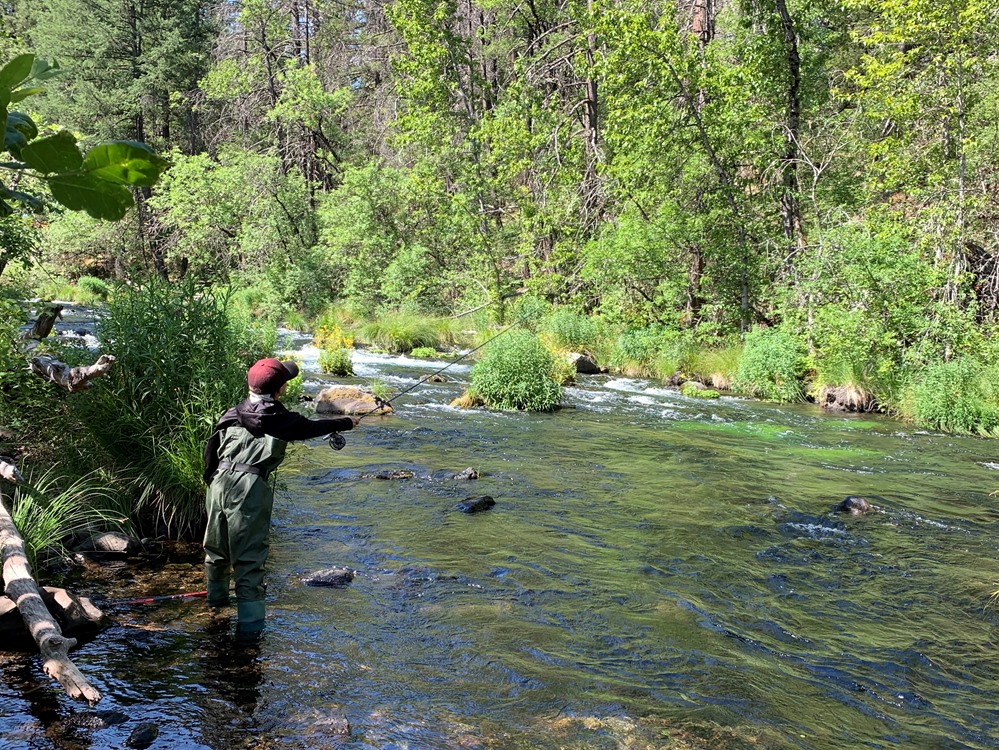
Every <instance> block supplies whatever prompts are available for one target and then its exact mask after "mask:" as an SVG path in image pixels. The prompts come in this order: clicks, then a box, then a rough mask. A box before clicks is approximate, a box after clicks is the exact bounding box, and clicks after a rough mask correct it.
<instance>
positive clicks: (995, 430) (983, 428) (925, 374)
mask: <svg viewBox="0 0 999 750" xmlns="http://www.w3.org/2000/svg"><path fill="white" fill-rule="evenodd" d="M997 377H999V366H996V365H986V364H985V363H983V362H981V361H980V360H978V359H975V358H972V357H964V358H962V359H957V360H953V361H951V362H940V363H937V364H933V365H929V366H928V367H926V368H924V369H923V370H921V371H920V372H918V373H917V374H916V375H915V377H914V378H913V381H912V383H911V384H910V386H909V387H908V388H907V389H906V390H905V393H904V396H903V399H902V413H903V416H905V417H907V418H909V419H911V420H912V421H914V422H915V423H916V424H917V425H919V426H921V427H928V428H930V429H934V430H942V431H944V432H956V433H964V434H975V435H989V436H995V435H997V434H999V382H997V380H996V378H997Z"/></svg>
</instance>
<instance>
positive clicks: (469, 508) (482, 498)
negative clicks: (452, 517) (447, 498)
mask: <svg viewBox="0 0 999 750" xmlns="http://www.w3.org/2000/svg"><path fill="white" fill-rule="evenodd" d="M494 505H496V501H495V500H493V499H492V498H491V497H489V495H474V496H472V497H466V498H465V499H464V500H462V501H461V502H460V503H458V505H457V506H456V507H457V508H458V510H460V511H461V512H462V513H481V512H482V511H484V510H489V509H490V508H492V507H493V506H494Z"/></svg>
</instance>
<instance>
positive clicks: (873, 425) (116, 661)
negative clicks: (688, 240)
mask: <svg viewBox="0 0 999 750" xmlns="http://www.w3.org/2000/svg"><path fill="white" fill-rule="evenodd" d="M362 364H363V366H364V368H365V372H367V373H370V374H372V375H377V376H378V377H379V378H380V379H382V380H384V381H385V382H388V383H392V384H393V386H394V387H397V388H398V389H400V390H402V389H404V388H406V387H407V386H408V385H411V384H413V383H415V382H416V380H417V379H418V378H419V377H420V376H421V375H425V374H427V373H429V372H432V371H433V370H435V369H437V368H438V367H440V364H438V363H435V362H425V361H418V360H409V361H402V360H399V359H392V358H389V357H382V356H378V355H371V354H368V355H365V357H364V361H363V363H362ZM306 366H308V364H307V363H306ZM456 369H458V371H457V372H454V371H448V374H449V375H450V376H451V378H452V382H450V383H443V384H426V385H425V386H422V387H420V388H419V389H417V390H415V391H414V392H413V393H411V394H407V395H406V396H405V397H404V399H401V400H400V401H401V402H400V403H397V404H396V405H397V406H398V408H399V411H398V413H397V414H396V415H394V416H392V417H389V418H384V419H382V418H369V419H366V420H364V422H363V423H362V426H361V428H360V429H358V430H356V431H354V432H352V433H350V434H348V435H347V439H348V447H347V449H346V450H344V451H342V452H339V453H333V452H332V451H330V450H329V449H328V448H326V447H325V443H323V442H321V441H315V442H314V443H313V444H310V445H306V446H300V447H297V448H296V449H295V450H294V451H292V453H291V454H290V457H289V459H288V461H287V462H286V464H285V467H284V469H283V470H282V478H283V488H282V490H281V492H280V493H279V497H278V501H277V504H276V508H275V523H274V540H273V546H272V559H271V566H270V573H269V607H270V609H269V627H268V629H267V631H266V633H265V635H264V637H263V639H262V640H261V641H260V642H259V643H258V644H256V645H254V646H253V647H250V648H242V647H239V646H238V645H237V644H235V643H234V641H233V633H232V623H231V622H230V620H231V617H232V613H228V614H224V615H222V616H218V615H214V616H213V615H211V614H209V613H208V612H207V611H206V610H205V608H204V607H203V604H202V603H201V602H197V601H194V602H190V601H187V602H185V601H181V602H169V603H163V604H159V605H153V606H149V607H145V608H127V609H119V610H115V611H114V613H115V616H116V619H117V621H118V625H117V626H116V627H114V628H112V629H111V630H109V631H106V632H105V633H103V634H102V635H101V636H100V637H99V638H97V639H96V640H95V641H93V642H92V643H89V644H87V645H86V646H84V647H83V648H81V649H80V650H79V651H77V652H76V657H75V658H76V661H77V663H78V664H79V665H80V666H81V668H83V669H84V671H85V672H86V673H87V674H88V676H91V677H92V678H95V682H97V684H98V685H99V687H100V689H101V690H102V691H103V692H104V694H105V695H106V696H107V697H106V699H105V701H104V702H102V704H101V706H100V707H101V708H102V709H105V708H107V709H115V708H117V709H121V710H124V711H125V712H126V713H127V714H128V715H129V722H127V723H125V724H123V725H115V726H109V727H106V728H102V729H92V730H87V731H80V730H74V731H72V732H70V731H66V730H61V729H60V728H59V727H60V722H64V721H65V719H66V717H67V716H68V715H70V714H71V713H72V712H74V711H75V712H79V711H81V710H83V709H82V708H81V707H79V706H73V705H70V704H69V703H68V702H67V701H66V700H65V699H64V698H62V697H61V696H59V695H58V694H57V693H56V692H55V690H54V689H53V688H52V686H51V684H50V683H49V682H48V681H47V678H45V677H44V676H43V675H41V673H40V670H39V666H38V664H37V660H30V659H24V658H20V659H14V660H9V661H7V662H5V663H2V664H0V671H2V674H3V683H2V685H0V709H2V710H0V745H4V743H7V744H9V745H10V746H11V747H18V746H24V747H40V748H45V747H59V748H69V747H120V746H121V745H122V743H123V742H124V739H125V738H126V737H127V735H128V732H129V731H130V729H131V727H132V726H134V724H135V723H136V722H138V721H153V722H155V723H157V724H158V725H159V726H160V730H161V731H160V737H159V739H157V741H156V744H155V745H154V747H178V748H179V747H184V748H188V747H191V748H201V747H208V748H230V747H267V748H318V747H337V748H340V747H343V748H458V747H473V748H474V747H504V748H507V747H523V748H562V747H571V748H594V747H596V748H605V747H606V748H617V747H631V746H635V747H669V746H670V745H669V744H668V743H669V742H670V741H677V742H679V741H680V740H683V741H689V742H691V743H693V744H692V746H694V747H697V746H701V747H712V748H736V747H761V746H762V747H777V748H816V749H819V748H841V747H850V748H861V747H869V748H881V747H889V746H890V747H899V748H912V749H913V750H916V749H917V748H920V749H921V748H929V747H932V748H987V747H997V746H999V743H997V741H996V739H995V732H994V729H993V727H994V726H995V724H996V720H997V719H999V715H997V713H999V710H997V709H996V708H995V700H994V696H995V695H996V694H997V689H999V682H997V679H996V676H995V670H994V669H993V668H992V663H993V659H992V658H991V657H992V655H993V654H994V653H995V646H996V644H995V640H996V638H995V633H996V627H995V626H996V616H995V614H994V613H993V612H992V611H991V610H988V609H987V608H985V606H984V605H985V603H986V600H987V598H988V594H989V592H990V591H991V590H992V589H993V588H995V587H996V585H997V583H996V582H997V581H999V565H997V564H996V562H995V560H996V557H997V555H996V536H995V534H994V532H995V527H996V522H997V520H999V515H997V513H996V511H995V504H994V501H993V500H992V499H990V498H989V497H988V492H989V491H991V490H992V489H995V488H999V471H997V470H996V468H995V467H996V466H997V465H999V463H997V461H996V456H995V446H996V445H997V444H996V443H995V442H989V441H982V440H976V439H971V438H954V437H946V436H939V435H931V434H925V433H921V432H918V431H915V430H911V429H908V428H907V427H905V426H903V425H899V424H897V423H893V422H890V421H887V420H880V419H876V418H865V419H862V420H861V419H857V418H849V417H842V416H827V415H822V414H820V413H819V412H818V411H817V410H816V409H814V408H813V407H809V406H800V407H777V406H773V405H767V404H759V403H754V402H749V401H743V400H740V399H723V400H721V401H718V402H713V403H707V402H703V401H697V400H693V399H686V398H683V397H682V396H680V395H678V394H676V393H675V392H673V391H670V390H667V389H663V388H662V387H660V386H658V385H656V384H653V383H648V382H645V381H641V380H629V379H623V378H609V377H595V378H591V379H587V380H585V381H583V382H581V383H580V384H579V385H578V386H576V387H574V388H572V389H570V391H569V395H568V398H569V400H570V402H571V404H570V405H571V407H572V408H568V409H565V410H562V411H561V412H559V413H557V414H553V415H529V414H497V413H490V412H485V411H471V412H463V411H459V410H455V409H451V408H450V407H448V406H446V405H447V404H448V403H449V402H450V400H451V399H452V398H454V397H455V396H457V395H458V394H459V393H460V392H461V390H462V389H463V383H462V382H461V381H462V380H464V379H467V376H468V375H467V369H465V370H460V369H459V368H456ZM318 377H319V376H314V378H316V379H318ZM316 385H318V383H316ZM468 466H473V467H475V468H476V469H478V471H479V473H480V479H478V480H477V481H462V480H456V479H452V478H451V477H452V475H453V474H454V473H456V472H459V471H461V470H462V469H464V468H465V467H468ZM393 471H404V472H411V473H412V476H410V477H409V478H404V479H394V480H380V479H377V478H373V477H375V476H377V475H378V474H380V473H381V474H386V473H389V472H393ZM481 494H487V495H491V496H492V497H494V498H495V499H496V501H497V505H496V507H495V508H493V509H492V510H490V511H488V512H485V513H480V514H476V515H466V514H462V513H459V512H457V511H456V510H455V505H456V504H457V503H458V502H459V501H461V500H462V499H464V498H465V497H467V496H469V495H481ZM850 494H854V495H862V496H865V497H867V498H868V499H870V500H871V502H872V503H873V505H874V506H875V507H874V510H873V512H871V513H869V514H868V515H865V516H861V517H850V516H843V515H840V514H837V513H835V512H833V508H834V507H835V505H836V504H837V503H838V502H839V501H840V500H841V499H842V498H843V497H844V496H845V495H850ZM334 566H339V567H349V568H351V569H353V570H356V571H357V576H356V578H355V579H354V581H353V583H352V584H351V585H350V586H349V587H347V588H344V589H321V588H310V587H306V586H304V585H303V584H302V583H301V580H300V579H301V577H302V576H303V575H304V574H305V573H307V572H309V571H313V570H316V569H320V568H328V567H334ZM170 575H171V576H172V580H173V583H172V586H174V588H173V589H164V588H162V587H160V588H157V589H156V590H155V591H152V592H150V593H165V591H166V590H191V589H192V588H197V587H199V584H200V578H199V576H200V571H199V567H198V565H197V563H196V561H195V560H190V559H187V560H181V561H180V562H178V563H176V565H175V567H174V568H173V569H171V571H170ZM144 581H145V582H146V584H145V585H147V586H148V585H149V584H148V579H147V578H146V577H144V574H139V573H136V574H135V581H134V583H133V584H132V588H131V589H130V593H132V594H134V595H139V594H142V593H147V592H148V591H149V589H148V588H147V589H145V590H143V589H142V586H143V585H144V583H143V582H144ZM102 585H103V584H102ZM157 585H158V586H159V585H160V584H157ZM122 598H124V597H122ZM63 726H64V725H63ZM29 737H30V738H31V739H30V741H29V740H28V739H26V738H29ZM669 738H671V739H669ZM19 743H21V744H19ZM4 746H6V745H4Z"/></svg>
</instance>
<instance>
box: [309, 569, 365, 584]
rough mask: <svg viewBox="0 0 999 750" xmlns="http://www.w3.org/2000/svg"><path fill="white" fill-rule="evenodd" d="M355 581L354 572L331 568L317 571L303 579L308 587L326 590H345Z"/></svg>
mask: <svg viewBox="0 0 999 750" xmlns="http://www.w3.org/2000/svg"><path fill="white" fill-rule="evenodd" d="M353 580H354V571H353V570H349V569H348V568H329V569H327V570H317V571H316V572H315V573H310V574H309V575H307V576H305V577H304V578H302V583H304V584H305V585H306V586H323V587H326V588H343V587H344V586H347V585H349V584H350V582H351V581H353Z"/></svg>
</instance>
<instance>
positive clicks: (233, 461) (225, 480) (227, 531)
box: [205, 426, 288, 633]
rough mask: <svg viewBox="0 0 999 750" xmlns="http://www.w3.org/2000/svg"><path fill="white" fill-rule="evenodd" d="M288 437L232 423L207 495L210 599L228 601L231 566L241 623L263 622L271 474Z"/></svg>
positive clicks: (244, 627)
mask: <svg viewBox="0 0 999 750" xmlns="http://www.w3.org/2000/svg"><path fill="white" fill-rule="evenodd" d="M287 445H288V444H287V443H286V442H285V441H283V440H278V439H277V438H273V437H269V436H266V435H265V436H264V437H259V438H255V437H253V435H251V434H250V433H249V432H248V431H247V430H246V429H245V428H243V427H239V426H236V427H229V428H227V429H226V430H225V431H224V433H223V434H222V436H221V442H220V446H219V459H220V462H219V469H218V471H217V472H216V473H215V476H214V477H213V478H212V483H211V484H210V485H209V487H208V493H207V495H206V498H205V508H206V510H207V512H208V527H207V529H206V530H205V575H206V577H207V579H208V604H209V605H211V606H215V607H219V606H224V605H226V604H228V602H229V577H230V570H231V572H232V576H233V578H234V579H235V582H236V613H237V619H238V623H239V629H240V630H241V631H243V632H248V633H249V632H256V631H259V630H262V629H263V627H264V613H265V608H264V597H265V594H266V588H265V585H264V564H265V563H266V562H267V554H268V552H269V550H270V545H269V536H270V528H271V510H272V508H273V505H274V492H273V490H272V489H271V486H270V485H269V484H268V481H267V480H268V477H269V476H270V474H271V473H272V472H273V471H274V470H275V469H276V468H277V467H278V465H279V464H280V463H281V461H282V460H284V455H285V449H286V448H287Z"/></svg>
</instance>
